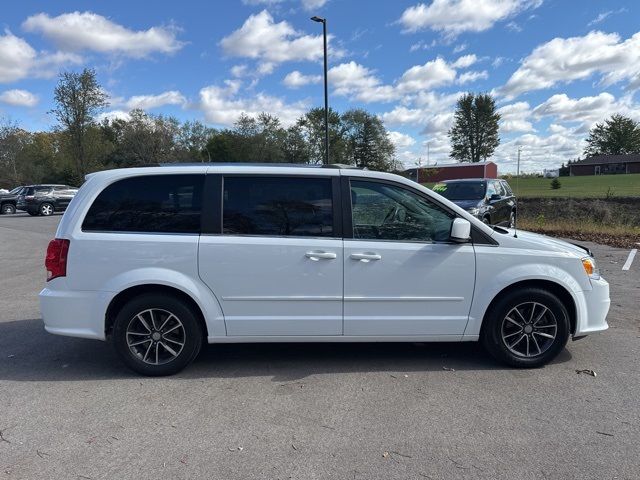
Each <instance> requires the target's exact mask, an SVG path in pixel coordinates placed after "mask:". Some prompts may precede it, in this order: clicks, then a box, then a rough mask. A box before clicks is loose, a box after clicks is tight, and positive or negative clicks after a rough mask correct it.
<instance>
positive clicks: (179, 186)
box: [82, 175, 204, 233]
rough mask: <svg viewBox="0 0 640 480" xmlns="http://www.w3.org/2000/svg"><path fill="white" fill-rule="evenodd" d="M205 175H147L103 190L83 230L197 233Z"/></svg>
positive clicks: (120, 181)
mask: <svg viewBox="0 0 640 480" xmlns="http://www.w3.org/2000/svg"><path fill="white" fill-rule="evenodd" d="M203 183H204V175H149V176H142V177H132V178H127V179H124V180H119V181H117V182H115V183H113V184H111V185H109V186H108V187H106V188H105V189H104V190H103V191H102V192H101V193H100V194H99V195H98V197H97V198H96V199H95V200H94V202H93V204H92V205H91V207H90V208H89V211H88V212H87V215H86V216H85V219H84V222H83V223H82V230H84V231H88V232H91V231H101V232H141V233H200V214H201V208H202V189H203Z"/></svg>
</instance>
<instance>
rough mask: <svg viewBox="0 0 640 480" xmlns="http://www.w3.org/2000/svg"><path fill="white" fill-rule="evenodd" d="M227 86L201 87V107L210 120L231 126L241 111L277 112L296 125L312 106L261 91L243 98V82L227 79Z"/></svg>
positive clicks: (255, 112)
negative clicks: (288, 100)
mask: <svg viewBox="0 0 640 480" xmlns="http://www.w3.org/2000/svg"><path fill="white" fill-rule="evenodd" d="M225 84H226V86H225V87H220V86H217V85H210V86H208V87H204V88H203V89H201V90H200V108H201V109H202V111H203V112H204V115H205V118H206V120H207V121H208V122H210V123H213V124H216V125H225V126H230V125H233V123H234V122H235V121H236V120H238V117H239V116H240V115H241V114H243V113H244V114H246V115H249V116H256V115H259V114H260V113H262V112H266V113H272V114H274V115H277V116H278V118H279V119H280V120H281V121H282V123H283V125H285V126H287V125H291V124H293V123H294V122H295V121H296V120H297V119H298V117H300V116H301V115H302V114H304V113H305V112H306V111H307V109H308V108H309V105H308V104H307V103H305V102H295V103H287V102H286V101H285V100H283V99H282V98H279V97H274V96H271V95H267V94H264V93H258V94H256V95H254V96H251V97H240V96H239V95H238V92H239V90H240V87H241V85H242V84H241V82H240V81H238V80H227V81H226V82H225Z"/></svg>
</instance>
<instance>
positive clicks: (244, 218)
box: [222, 176, 333, 237]
mask: <svg viewBox="0 0 640 480" xmlns="http://www.w3.org/2000/svg"><path fill="white" fill-rule="evenodd" d="M331 196H332V195H331V179H330V178H303V177H268V176H267V177H245V176H243V177H225V178H224V207H223V214H222V217H223V218H222V229H223V233H226V234H240V235H286V236H304V237H307V236H308V237H331V236H332V235H333V207H332V201H331Z"/></svg>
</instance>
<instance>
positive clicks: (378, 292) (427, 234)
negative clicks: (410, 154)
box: [344, 177, 475, 340]
mask: <svg viewBox="0 0 640 480" xmlns="http://www.w3.org/2000/svg"><path fill="white" fill-rule="evenodd" d="M349 188H350V192H351V211H352V213H351V223H352V230H353V238H351V239H345V248H344V335H358V336H385V337H388V336H399V337H400V336H414V335H423V336H434V337H436V336H437V337H444V338H446V336H451V339H452V340H455V339H458V338H459V336H460V335H462V333H463V332H464V329H465V326H466V323H467V320H468V317H469V309H470V306H471V300H472V296H473V289H474V282H475V255H474V250H473V245H471V244H470V243H469V244H456V243H451V242H449V233H450V230H451V224H452V222H453V219H454V214H452V213H450V212H448V211H446V210H445V209H443V208H441V207H440V206H438V205H437V204H435V203H434V202H432V201H431V200H430V199H428V198H426V197H425V196H423V195H421V194H419V193H417V192H416V191H414V190H412V189H409V188H407V187H404V186H401V185H399V184H393V183H389V182H380V181H374V180H365V179H362V180H361V179H358V178H355V177H352V178H351V180H350V187H349ZM347 210H348V209H347Z"/></svg>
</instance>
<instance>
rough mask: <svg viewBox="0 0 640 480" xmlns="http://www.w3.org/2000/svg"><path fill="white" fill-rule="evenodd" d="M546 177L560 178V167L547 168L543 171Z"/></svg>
mask: <svg viewBox="0 0 640 480" xmlns="http://www.w3.org/2000/svg"><path fill="white" fill-rule="evenodd" d="M543 176H544V178H558V177H559V176H560V169H559V168H545V169H544V172H543Z"/></svg>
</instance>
